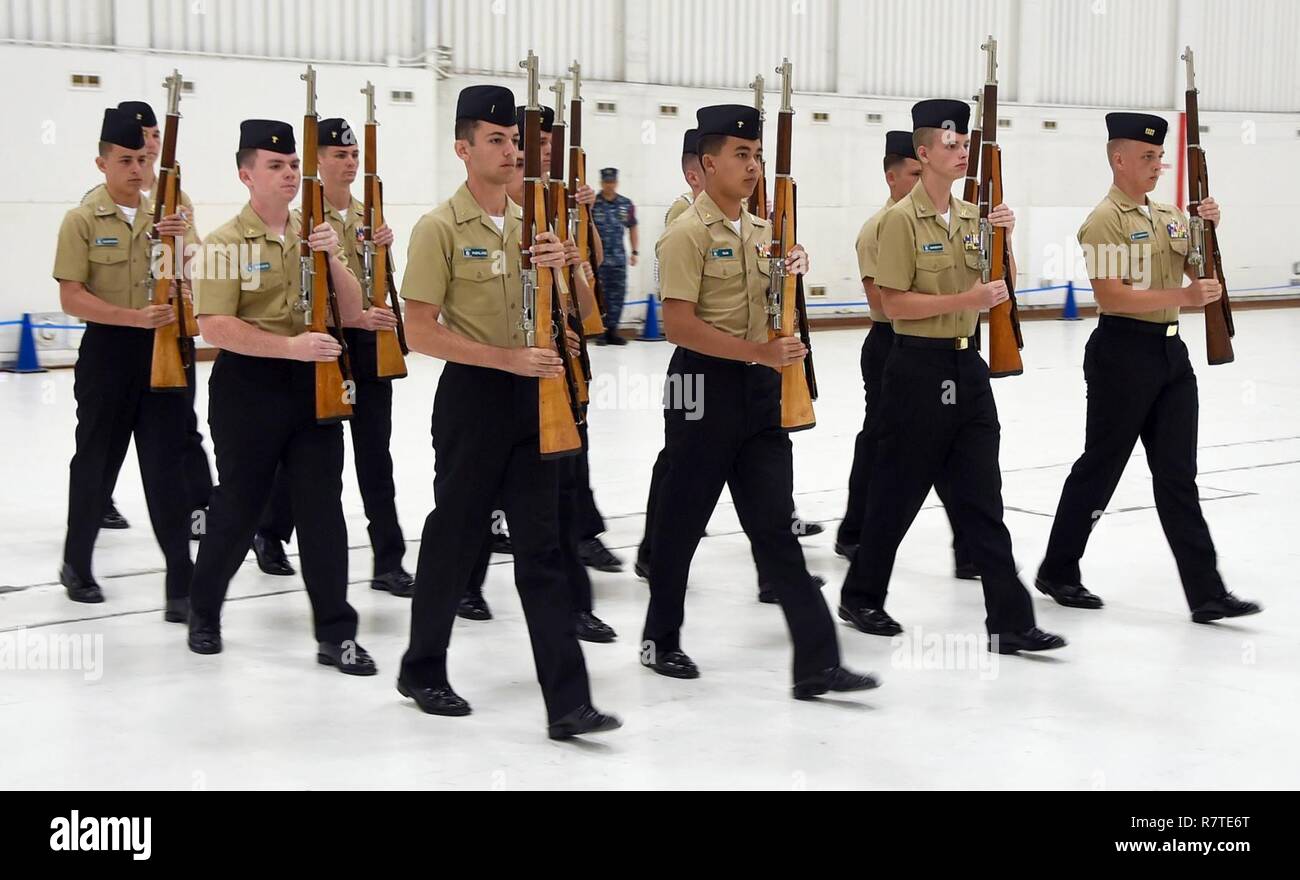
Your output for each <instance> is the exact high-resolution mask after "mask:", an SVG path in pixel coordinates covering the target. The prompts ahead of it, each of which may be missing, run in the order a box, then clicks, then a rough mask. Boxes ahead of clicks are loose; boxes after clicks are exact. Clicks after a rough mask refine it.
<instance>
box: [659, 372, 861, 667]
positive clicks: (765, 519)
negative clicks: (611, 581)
mask: <svg viewBox="0 0 1300 880" xmlns="http://www.w3.org/2000/svg"><path fill="white" fill-rule="evenodd" d="M688 381H689V382H695V383H697V385H696V389H697V391H696V394H695V399H696V401H697V402H699V403H700V404H702V405H701V406H700V407H699V408H697V409H696V410H694V411H693V412H688V411H687V410H686V409H684V408H683V407H681V406H679V405H673V402H672V401H671V400H670V401H668V402H667V403H666V405H665V407H664V456H665V458H666V461H665V463H664V470H663V476H662V479H661V481H660V485H659V487H658V492H657V498H656V501H655V510H654V520H653V525H652V526H651V530H652V531H651V551H650V555H651V565H650V607H649V609H648V610H647V613H646V621H645V629H644V631H643V634H642V640H643V649H646V650H652V651H658V652H666V651H676V650H680V649H681V639H680V635H681V627H682V620H683V618H684V616H685V607H684V606H685V601H686V582H687V578H688V576H689V574H690V568H691V560H692V558H693V557H694V556H695V550H696V548H697V547H698V546H699V543H700V538H701V537H702V536H703V535H704V529H705V527H706V526H707V525H708V522H709V517H710V515H711V514H712V513H713V509H714V507H715V506H716V504H717V502H718V496H719V495H720V494H721V492H722V487H723V485H724V484H726V483H730V484H731V485H732V486H733V487H739V488H740V490H741V491H740V497H742V498H744V499H746V501H745V504H746V507H747V508H748V509H750V510H752V513H753V515H752V518H751V519H750V521H749V527H750V529H751V531H750V532H749V534H750V537H751V540H752V541H753V548H754V552H755V554H756V556H757V557H758V558H759V559H760V560H761V565H762V567H763V569H764V570H765V571H767V572H770V573H771V575H772V586H773V587H774V588H775V590H776V593H777V598H778V599H779V601H780V603H781V609H782V611H783V612H784V613H785V618H786V625H787V626H788V627H789V630H790V636H791V639H792V641H793V642H794V664H793V666H794V677H795V680H796V681H797V680H800V679H803V678H806V677H808V676H809V675H812V674H814V673H816V672H819V671H822V670H824V669H828V668H830V667H832V666H837V665H838V664H839V644H838V642H837V641H836V637H835V629H834V624H833V623H832V621H831V616H830V612H829V611H828V610H827V608H826V602H825V600H824V599H823V598H822V595H821V593H820V591H818V590H817V589H816V588H815V587H814V586H813V584H812V580H811V578H810V577H809V575H808V569H807V568H806V567H805V566H804V558H803V550H802V549H801V548H800V546H799V540H798V538H797V537H796V536H795V534H794V532H793V531H792V530H791V528H790V510H789V507H790V498H791V497H792V495H793V481H794V475H793V463H792V454H791V446H790V437H789V435H788V434H787V433H786V432H785V431H784V430H782V428H781V379H780V375H779V374H778V373H777V372H776V371H775V370H772V369H769V368H767V367H763V366H758V365H754V364H742V363H739V362H736V361H725V360H719V359H717V358H711V357H706V356H703V355H699V354H696V353H694V352H691V351H689V350H687V349H684V348H678V349H677V350H676V351H675V352H674V353H673V356H672V360H671V361H670V362H669V365H668V383H669V387H670V388H671V387H672V386H673V385H674V383H684V382H688ZM678 387H682V386H681V385H680V384H679V385H678ZM694 416H698V418H696V417H694Z"/></svg>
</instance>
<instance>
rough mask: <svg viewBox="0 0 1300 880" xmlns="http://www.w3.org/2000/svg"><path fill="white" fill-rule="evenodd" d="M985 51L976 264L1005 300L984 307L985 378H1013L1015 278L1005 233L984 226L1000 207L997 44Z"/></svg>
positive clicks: (1017, 343) (1017, 362)
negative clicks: (998, 284) (1003, 289)
mask: <svg viewBox="0 0 1300 880" xmlns="http://www.w3.org/2000/svg"><path fill="white" fill-rule="evenodd" d="M980 48H981V49H983V50H984V51H985V52H987V53H988V78H987V80H986V81H985V83H984V100H983V103H982V109H983V112H984V118H983V120H982V131H981V133H982V136H983V142H982V143H981V145H980V153H981V155H980V171H979V174H980V187H979V209H980V250H981V253H980V262H981V263H982V264H983V280H984V282H985V283H987V282H989V281H1005V282H1006V285H1007V293H1008V297H1007V300H1006V302H1002V303H998V304H997V305H996V306H994V307H993V308H991V309H989V375H990V376H991V377H993V378H995V379H996V378H999V377H1002V376H1019V375H1020V374H1021V373H1023V372H1024V371H1025V367H1024V363H1023V362H1022V361H1021V359H1020V349H1021V348H1023V347H1024V342H1023V340H1022V338H1021V335H1020V314H1019V312H1018V311H1017V309H1016V292H1015V287H1014V284H1015V279H1014V278H1012V277H1010V271H1009V270H1010V262H1011V259H1010V250H1009V244H1008V242H1007V231H1006V229H1005V228H1004V227H1002V226H993V225H992V224H991V223H989V219H988V217H989V212H990V211H992V209H993V208H995V207H996V206H998V205H1000V204H1002V202H1003V199H1002V150H1001V148H1000V147H999V146H998V143H997V139H998V81H997V41H996V40H994V39H993V37H992V36H989V38H988V42H987V43H985V44H984V45H983V46H981V47H980Z"/></svg>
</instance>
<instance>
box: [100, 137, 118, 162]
mask: <svg viewBox="0 0 1300 880" xmlns="http://www.w3.org/2000/svg"><path fill="white" fill-rule="evenodd" d="M115 146H117V144H115V143H113V142H112V141H100V142H99V158H101V159H107V158H108V154H109V153H111V152H113V147H115Z"/></svg>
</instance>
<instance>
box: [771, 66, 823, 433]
mask: <svg viewBox="0 0 1300 880" xmlns="http://www.w3.org/2000/svg"><path fill="white" fill-rule="evenodd" d="M776 72H777V73H779V74H781V112H780V114H779V115H778V116H777V124H776V184H775V186H774V188H773V194H774V198H773V205H774V209H773V211H772V243H771V245H770V247H769V248H768V259H769V265H770V266H771V270H772V282H771V285H770V286H769V288H768V294H767V312H768V315H769V316H770V318H769V325H768V338H769V339H775V338H776V337H778V336H793V335H794V333H795V332H796V331H798V332H799V335H800V338H801V339H802V340H803V342H804V344H805V345H808V332H807V325H808V322H807V316H806V313H805V310H804V309H802V308H800V307H799V303H800V300H801V299H802V297H801V296H800V293H799V288H800V284H799V276H797V275H789V274H787V273H786V271H785V258H786V256H787V255H788V254H789V253H790V249H791V248H793V247H794V245H795V243H796V239H795V191H794V180H793V179H792V178H791V177H790V141H791V137H792V135H793V126H794V107H793V106H791V103H790V91H791V90H790V72H791V66H790V59H788V58H785V59H782V62H781V66H780V67H778V68H777V69H776ZM811 364H812V349H811V348H809V349H808V354H807V356H806V357H805V358H804V359H803V360H802V361H797V362H796V363H793V364H787V365H786V366H784V367H782V368H781V427H783V428H785V429H786V430H789V431H801V430H803V429H805V428H811V427H812V426H813V425H815V424H817V417H816V416H815V415H814V414H813V406H812V402H813V399H814V398H815V397H816V390H815V381H814V380H813V378H812V369H811Z"/></svg>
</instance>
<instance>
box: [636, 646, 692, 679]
mask: <svg viewBox="0 0 1300 880" xmlns="http://www.w3.org/2000/svg"><path fill="white" fill-rule="evenodd" d="M641 665H642V666H644V667H646V668H647V669H653V670H654V671H655V672H657V673H659V674H660V675H666V676H668V677H669V678H699V677H700V670H699V667H697V666H696V665H695V661H694V660H692V659H691V658H690V657H687V656H686V655H685V654H683V653H682V652H681V651H666V652H665V653H663V654H656V655H655V660H654V662H647V661H646V660H645V659H642V660H641Z"/></svg>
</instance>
